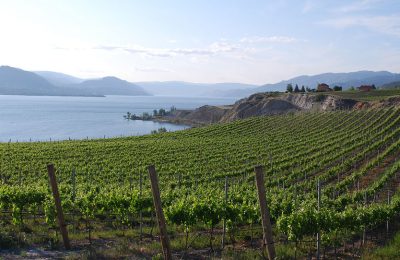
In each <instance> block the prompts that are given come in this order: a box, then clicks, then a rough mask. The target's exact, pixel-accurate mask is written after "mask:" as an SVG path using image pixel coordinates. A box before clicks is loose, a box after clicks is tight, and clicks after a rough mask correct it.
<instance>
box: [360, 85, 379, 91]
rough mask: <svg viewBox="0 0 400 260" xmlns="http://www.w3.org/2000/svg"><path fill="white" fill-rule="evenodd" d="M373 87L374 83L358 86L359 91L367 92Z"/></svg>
mask: <svg viewBox="0 0 400 260" xmlns="http://www.w3.org/2000/svg"><path fill="white" fill-rule="evenodd" d="M374 89H375V85H361V86H359V87H358V90H359V91H363V92H368V91H372V90H374Z"/></svg>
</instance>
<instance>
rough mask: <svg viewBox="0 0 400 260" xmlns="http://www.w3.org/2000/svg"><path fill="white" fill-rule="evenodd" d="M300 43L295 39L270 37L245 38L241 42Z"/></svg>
mask: <svg viewBox="0 0 400 260" xmlns="http://www.w3.org/2000/svg"><path fill="white" fill-rule="evenodd" d="M297 41H299V40H298V39H296V38H293V37H287V36H268V37H260V36H254V37H245V38H242V39H241V40H240V42H242V43H292V42H297Z"/></svg>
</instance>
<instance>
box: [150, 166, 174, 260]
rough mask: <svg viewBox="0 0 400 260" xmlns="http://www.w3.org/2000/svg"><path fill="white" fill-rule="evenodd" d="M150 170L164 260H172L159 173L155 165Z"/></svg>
mask: <svg viewBox="0 0 400 260" xmlns="http://www.w3.org/2000/svg"><path fill="white" fill-rule="evenodd" d="M148 170H149V177H150V183H151V192H152V193H153V201H154V208H155V210H156V215H157V220H158V227H159V229H160V240H161V246H162V248H163V254H164V259H166V260H170V259H172V254H171V247H170V244H169V238H168V234H167V226H166V224H165V217H164V213H163V210H162V207H161V197H160V189H159V187H158V178H157V173H156V169H155V167H154V165H150V166H149V167H148Z"/></svg>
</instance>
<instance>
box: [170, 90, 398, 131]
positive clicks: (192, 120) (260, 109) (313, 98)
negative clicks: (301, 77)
mask: <svg viewBox="0 0 400 260" xmlns="http://www.w3.org/2000/svg"><path fill="white" fill-rule="evenodd" d="M384 106H400V97H393V98H389V99H385V100H381V101H373V102H361V101H356V100H353V99H346V98H341V97H339V96H335V95H329V94H325V95H322V94H284V93H257V94H253V95H251V96H249V97H248V98H244V99H240V100H239V101H237V102H236V103H235V104H233V105H230V106H202V107H200V108H197V109H195V110H177V111H174V113H173V114H172V115H170V116H168V117H166V118H164V119H165V121H169V122H175V123H183V124H189V125H205V124H210V123H217V122H230V121H234V120H237V119H243V118H247V117H252V116H262V115H276V114H285V113H290V112H297V111H330V110H339V109H363V108H375V107H384Z"/></svg>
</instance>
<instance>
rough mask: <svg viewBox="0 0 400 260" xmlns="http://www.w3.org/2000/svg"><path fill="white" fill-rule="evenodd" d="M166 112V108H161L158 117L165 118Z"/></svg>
mask: <svg viewBox="0 0 400 260" xmlns="http://www.w3.org/2000/svg"><path fill="white" fill-rule="evenodd" d="M165 114H166V112H165V109H164V108H160V110H158V115H159V116H165Z"/></svg>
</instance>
